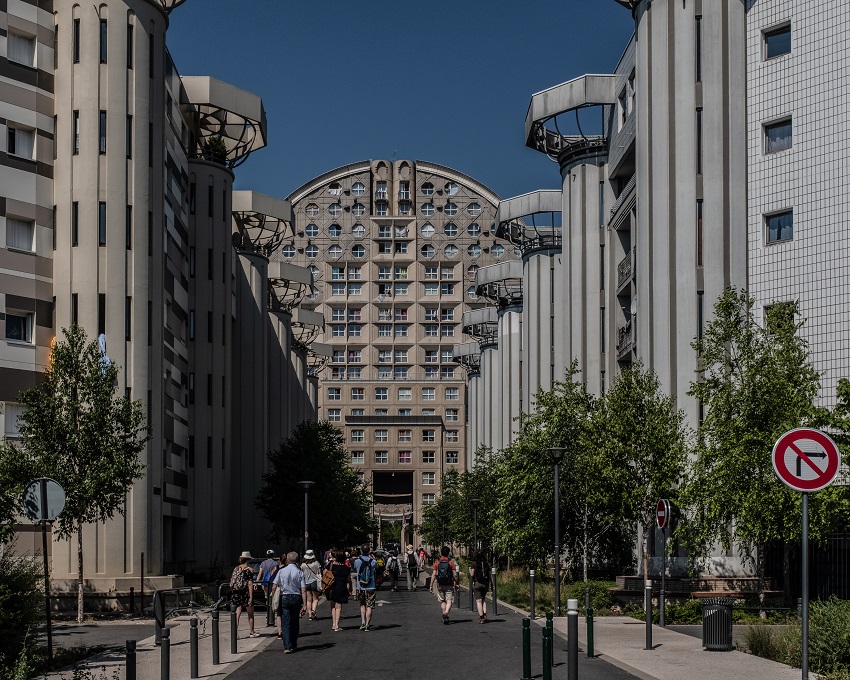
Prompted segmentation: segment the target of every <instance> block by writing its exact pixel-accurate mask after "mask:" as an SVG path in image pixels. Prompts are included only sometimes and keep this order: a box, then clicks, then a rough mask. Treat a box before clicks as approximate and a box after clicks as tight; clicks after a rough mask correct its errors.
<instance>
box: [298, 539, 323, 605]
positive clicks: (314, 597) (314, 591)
mask: <svg viewBox="0 0 850 680" xmlns="http://www.w3.org/2000/svg"><path fill="white" fill-rule="evenodd" d="M301 571H302V573H303V574H304V583H305V584H306V585H307V601H306V602H305V603H304V604H305V605H306V607H307V618H308V619H309V620H310V621H312V620H313V619H315V618H316V607H317V606H318V605H319V587H320V584H321V581H322V565H321V564H319V560H317V559H316V554H315V553H314V552H313V551H312V550H308V551H307V552H306V553H304V561H303V562H302V563H301Z"/></svg>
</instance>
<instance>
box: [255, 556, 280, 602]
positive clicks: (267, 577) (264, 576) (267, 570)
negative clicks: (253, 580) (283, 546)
mask: <svg viewBox="0 0 850 680" xmlns="http://www.w3.org/2000/svg"><path fill="white" fill-rule="evenodd" d="M278 566H279V565H278V561H277V560H276V559H275V556H274V550H271V549H269V550H266V559H264V560H263V561H262V562H261V563H260V570H259V571H258V572H257V583H259V584H260V585H262V586H263V593H264V595H265V596H266V602H268V601H269V595H270V594H271V590H272V581H274V576H275V574H277V569H278Z"/></svg>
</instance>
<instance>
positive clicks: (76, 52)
mask: <svg viewBox="0 0 850 680" xmlns="http://www.w3.org/2000/svg"><path fill="white" fill-rule="evenodd" d="M73 40H74V46H73V50H74V63H75V64H79V63H80V20H79V19H74V36H73Z"/></svg>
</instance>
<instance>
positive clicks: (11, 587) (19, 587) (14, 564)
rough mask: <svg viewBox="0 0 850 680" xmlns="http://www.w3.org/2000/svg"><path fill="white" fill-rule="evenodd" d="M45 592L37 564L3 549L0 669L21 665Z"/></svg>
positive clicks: (0, 551) (0, 565)
mask: <svg viewBox="0 0 850 680" xmlns="http://www.w3.org/2000/svg"><path fill="white" fill-rule="evenodd" d="M43 597H44V591H43V589H42V573H41V569H40V568H39V567H38V565H37V564H36V563H35V562H33V561H32V560H31V559H29V558H26V557H17V556H15V555H13V554H12V552H11V550H10V549H9V547H8V546H7V547H5V548H2V547H0V668H14V667H15V665H16V664H19V663H20V660H21V658H22V657H21V655H22V652H23V651H24V646H25V642H26V640H27V636H31V637H34V634H35V632H36V628H37V626H38V624H39V622H40V619H41V611H42V605H43Z"/></svg>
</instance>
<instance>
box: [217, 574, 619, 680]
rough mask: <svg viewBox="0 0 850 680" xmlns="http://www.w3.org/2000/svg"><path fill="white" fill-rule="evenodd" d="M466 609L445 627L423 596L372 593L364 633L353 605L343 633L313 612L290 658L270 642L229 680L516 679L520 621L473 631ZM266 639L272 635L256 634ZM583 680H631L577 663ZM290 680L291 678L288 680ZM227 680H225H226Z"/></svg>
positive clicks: (602, 665)
mask: <svg viewBox="0 0 850 680" xmlns="http://www.w3.org/2000/svg"><path fill="white" fill-rule="evenodd" d="M465 595H466V594H465V593H464V592H462V593H461V601H462V603H464V604H465V606H463V607H461V608H460V609H453V610H452V614H451V623H450V624H449V625H447V626H446V625H443V622H442V618H441V615H440V609H439V604H438V602H437V600H436V598H435V597H434V596H433V595H431V594H430V593H429V592H427V591H424V590H418V591H417V592H415V593H409V592H407V591H399V592H397V593H391V592H388V591H386V590H381V591H379V592H378V605H379V606H378V607H377V608H376V610H375V614H374V617H373V619H372V623H373V624H374V626H375V629H374V630H372V631H369V632H365V631H361V630H358V628H359V626H360V613H359V608H358V605H357V603H356V602H355V601H353V600H352V601H351V602H349V604H347V605H345V606H344V607H343V610H342V615H343V619H342V622H341V625H342V628H343V630H341V631H339V632H336V633H335V632H333V631H331V620H330V612H329V609H328V605H327V603H325V602H322V604H321V605H320V606H319V610H318V614H319V619H318V620H316V621H307V620H305V619H302V620H301V632H302V634H301V636H300V638H299V640H298V651H297V652H296V653H295V654H286V655H284V653H283V645H282V643H280V642H278V641H277V640H274V641H273V642H272V643H271V644H270V645H269V646H268V647H267V648H266V649H265V650H264V651H263V652H261V653H260V654H258V655H257V656H256V657H255V658H253V659H251V660H250V661H248V662H247V663H246V664H245V665H243V666H242V667H241V668H239V669H238V670H236V671H235V672H234V673H233V674H232V675H231V676H230V678H232V680H250V679H254V678H256V679H257V680H259V679H260V678H263V679H264V680H267V679H268V678H270V677H280V675H281V674H282V673H285V674H287V676H289V674H290V673H296V674H304V677H311V678H343V677H344V678H349V677H351V675H352V673H354V674H355V675H357V674H359V673H367V674H369V675H374V674H385V673H393V674H395V673H409V672H411V671H413V672H415V671H416V669H420V670H421V671H422V672H425V673H426V674H427V675H428V676H429V677H440V676H449V675H450V676H451V677H456V676H457V675H458V674H459V673H460V674H461V675H463V676H464V677H487V678H490V679H496V680H498V679H501V678H504V679H505V680H508V679H510V680H517V679H518V678H520V677H522V617H521V616H520V615H519V614H515V613H514V612H512V611H510V610H508V609H506V608H501V609H500V611H499V615H498V616H492V615H490V619H491V622H490V623H487V624H483V625H482V624H479V623H478V615H477V613H475V614H474V613H472V612H470V611H469V601H468V599H467V598H466V597H465ZM258 630H259V632H260V633H262V634H264V635H268V634H272V633H271V631H272V630H273V629H270V628H266V627H259V628H258ZM531 634H532V637H531V659H532V675H534V676H537V677H540V674H541V673H542V664H541V655H542V649H541V647H542V639H541V638H542V633H541V628H540V627H538V626H534V625H533V626H532V627H531ZM555 663H556V669H555V675H556V676H559V677H560V676H563V677H566V641H565V640H563V639H561V638H557V637H556V646H555ZM579 673H580V677H581V678H582V680H597V679H598V680H603V679H604V680H625V679H626V678H633V677H634V676H632V675H630V674H628V673H626V672H625V671H622V670H620V669H619V668H616V667H614V666H611V665H610V664H608V663H606V662H605V661H602V660H600V659H590V660H589V659H586V658H584V657H583V656H580V658H579ZM289 677H295V676H289ZM230 678H229V680H230Z"/></svg>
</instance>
